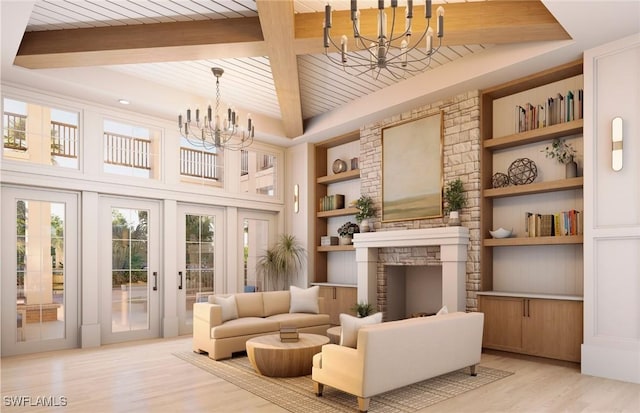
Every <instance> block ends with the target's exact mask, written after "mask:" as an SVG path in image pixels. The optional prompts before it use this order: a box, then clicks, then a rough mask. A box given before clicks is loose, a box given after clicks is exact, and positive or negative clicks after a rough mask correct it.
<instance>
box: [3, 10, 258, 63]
mask: <svg viewBox="0 0 640 413" xmlns="http://www.w3.org/2000/svg"><path fill="white" fill-rule="evenodd" d="M265 54H266V44H265V43H264V39H263V37H262V29H261V27H260V21H259V19H258V18H257V17H244V18H237V19H218V20H201V21H193V22H174V23H155V24H138V25H131V26H110V27H96V28H86V29H69V30H50V31H39V32H28V33H25V35H24V37H23V39H22V43H21V44H20V48H19V50H18V55H17V56H16V59H15V64H16V65H18V66H22V67H27V68H30V69H40V68H54V67H58V68H59V67H76V66H96V65H113V64H127V63H150V62H169V61H183V60H199V59H213V58H223V57H224V58H228V57H244V56H264V55H265Z"/></svg>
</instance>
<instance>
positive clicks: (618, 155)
mask: <svg viewBox="0 0 640 413" xmlns="http://www.w3.org/2000/svg"><path fill="white" fill-rule="evenodd" d="M611 169H613V170H614V171H616V172H618V171H620V170H621V169H622V118H621V117H619V116H618V117H615V118H613V120H612V121H611Z"/></svg>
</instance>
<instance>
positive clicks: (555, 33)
mask: <svg viewBox="0 0 640 413" xmlns="http://www.w3.org/2000/svg"><path fill="white" fill-rule="evenodd" d="M443 7H444V9H445V20H444V38H443V45H445V46H455V45H468V44H504V43H520V42H533V41H549V40H566V39H570V36H569V35H568V34H567V32H566V31H565V30H564V28H563V27H562V26H561V25H560V24H559V23H558V22H557V21H556V19H555V18H554V17H553V15H552V14H551V13H550V12H549V10H547V8H546V7H545V6H544V5H543V4H542V3H541V2H540V1H537V0H536V1H521V0H516V1H513V0H511V1H481V2H468V3H447V4H444V5H443ZM349 13H350V12H349V11H348V10H346V11H334V12H333V21H332V28H331V33H332V34H333V37H334V38H335V39H339V36H341V35H343V34H345V35H347V36H348V37H350V38H351V37H352V36H353V26H352V24H351V19H350V17H349ZM432 13H433V16H435V14H436V7H435V5H434V7H433V10H432ZM413 14H414V18H413V27H412V29H413V33H414V34H416V35H417V34H418V33H422V32H423V31H424V29H425V27H426V21H425V19H424V6H415V7H414V13H413ZM391 17H392V16H391V15H390V13H388V14H387V18H388V23H387V24H388V30H390V28H391V23H392V19H391ZM404 20H405V18H404V7H398V9H397V13H396V26H395V27H396V28H400V30H404ZM323 21H324V13H299V14H296V21H295V28H296V30H295V38H296V53H297V54H317V53H322V52H323V51H324V48H323V47H322V33H323V32H322V27H323ZM376 22H377V10H376V9H366V10H361V15H360V32H361V33H363V34H364V35H365V36H367V37H376V30H377V28H376ZM435 24H436V23H435V18H432V19H431V25H432V27H433V26H435ZM434 31H435V27H434ZM414 37H417V36H414ZM416 40H417V39H416ZM414 41H415V40H414Z"/></svg>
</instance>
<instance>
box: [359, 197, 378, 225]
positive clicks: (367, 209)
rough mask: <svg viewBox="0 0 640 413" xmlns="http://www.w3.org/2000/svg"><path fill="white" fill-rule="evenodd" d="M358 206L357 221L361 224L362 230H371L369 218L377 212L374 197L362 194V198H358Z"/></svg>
mask: <svg viewBox="0 0 640 413" xmlns="http://www.w3.org/2000/svg"><path fill="white" fill-rule="evenodd" d="M356 208H358V213H357V214H356V221H358V224H360V232H369V231H370V229H371V226H370V225H369V218H371V217H372V216H374V215H375V213H376V210H375V208H374V207H373V199H371V197H370V196H369V195H360V198H358V199H357V200H356Z"/></svg>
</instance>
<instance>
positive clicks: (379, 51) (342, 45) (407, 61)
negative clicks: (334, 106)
mask: <svg viewBox="0 0 640 413" xmlns="http://www.w3.org/2000/svg"><path fill="white" fill-rule="evenodd" d="M397 8H398V0H391V30H390V32H387V28H388V27H387V13H386V11H385V9H384V0H378V19H377V37H376V38H375V39H374V38H368V37H365V36H363V34H362V33H361V32H360V11H359V10H358V5H357V0H351V13H350V14H351V22H352V24H353V39H354V43H355V50H354V51H349V50H348V48H347V43H348V42H349V39H348V38H347V36H346V35H342V36H341V37H340V41H339V42H338V43H337V42H335V41H334V40H333V39H332V38H331V20H332V18H331V6H330V5H329V4H327V5H326V7H325V20H324V50H325V55H326V56H327V57H328V58H329V60H331V61H332V62H333V63H336V64H337V65H340V66H342V67H343V69H344V70H345V71H349V72H351V73H352V74H355V75H356V76H360V75H362V74H364V73H367V72H369V73H370V74H371V76H372V77H374V78H376V79H377V78H378V76H380V73H381V71H382V70H383V69H386V70H387V71H388V72H389V73H390V74H391V75H392V76H393V77H394V78H396V79H399V78H403V77H404V75H405V74H406V72H421V71H423V70H424V69H425V68H426V67H428V66H429V65H430V64H431V57H432V56H433V55H434V54H436V53H437V52H438V50H439V49H440V46H441V45H442V36H443V34H444V31H443V26H444V8H442V7H438V9H437V11H436V15H437V27H436V36H437V38H438V45H437V47H435V48H434V47H433V41H434V39H433V36H434V32H433V28H432V27H431V0H426V2H425V16H424V17H425V19H426V28H425V30H424V32H422V34H419V37H418V39H417V40H416V41H415V42H414V43H413V45H412V44H411V40H412V39H411V37H412V32H411V23H412V21H413V0H407V7H406V11H405V24H404V31H401V29H400V28H397V27H396V10H397ZM420 44H423V46H420ZM330 46H333V47H334V48H335V49H336V50H335V51H337V52H338V54H339V58H336V57H334V56H332V55H331V54H329V47H330ZM335 51H334V52H335ZM415 63H421V64H420V65H419V66H420V67H419V68H418V67H415V66H413V67H412V65H413V64H415Z"/></svg>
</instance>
